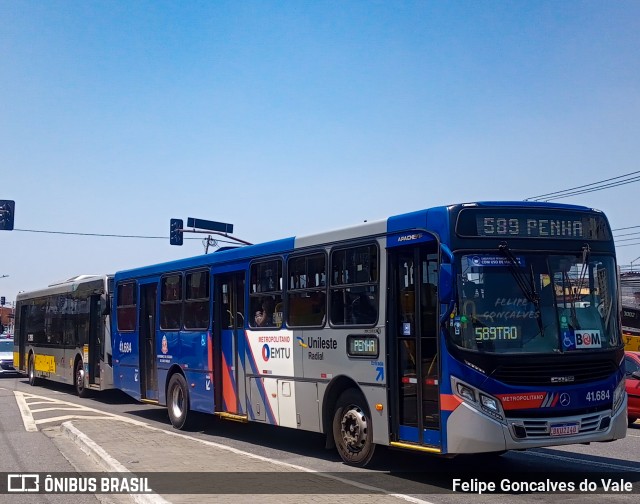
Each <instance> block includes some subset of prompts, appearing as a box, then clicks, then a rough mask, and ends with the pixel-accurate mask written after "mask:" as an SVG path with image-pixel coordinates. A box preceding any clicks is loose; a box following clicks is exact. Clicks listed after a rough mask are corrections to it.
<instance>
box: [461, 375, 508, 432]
mask: <svg viewBox="0 0 640 504" xmlns="http://www.w3.org/2000/svg"><path fill="white" fill-rule="evenodd" d="M451 388H452V389H453V391H454V392H455V394H456V395H457V396H458V397H460V398H461V399H462V400H463V401H464V402H466V403H467V404H469V405H470V406H472V407H473V408H475V409H477V410H479V411H482V412H483V413H484V414H485V415H487V416H489V417H491V418H493V419H494V420H498V421H499V422H503V423H504V412H503V411H502V405H501V404H500V401H498V399H496V398H495V397H493V396H492V395H489V394H486V393H484V392H481V391H480V390H478V389H477V388H475V387H472V386H471V385H469V384H467V383H464V382H462V381H460V380H458V379H457V378H455V377H453V376H452V377H451Z"/></svg>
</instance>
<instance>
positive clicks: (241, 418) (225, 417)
mask: <svg viewBox="0 0 640 504" xmlns="http://www.w3.org/2000/svg"><path fill="white" fill-rule="evenodd" d="M215 414H216V415H218V416H219V417H220V418H222V419H223V420H231V421H232V422H241V423H247V422H248V421H249V418H248V417H247V415H237V414H235V413H226V412H224V411H217V412H216V413H215Z"/></svg>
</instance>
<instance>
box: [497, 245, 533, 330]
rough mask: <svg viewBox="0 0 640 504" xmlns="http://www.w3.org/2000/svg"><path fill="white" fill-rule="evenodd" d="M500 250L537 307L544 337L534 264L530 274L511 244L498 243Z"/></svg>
mask: <svg viewBox="0 0 640 504" xmlns="http://www.w3.org/2000/svg"><path fill="white" fill-rule="evenodd" d="M498 250H499V251H500V252H502V253H503V254H504V255H505V257H506V258H507V259H508V260H509V273H511V276H512V277H513V278H514V280H515V281H516V284H517V285H518V287H520V290H521V291H522V293H523V294H524V297H525V298H526V299H527V301H529V302H530V303H533V306H534V308H535V316H536V321H537V322H538V328H539V329H540V334H541V335H542V336H543V337H544V325H543V324H542V315H541V313H540V295H539V294H538V290H537V289H536V282H535V280H534V273H533V264H532V265H531V267H530V271H529V274H528V275H527V274H526V273H525V269H524V267H523V266H522V265H521V264H520V262H519V261H518V258H517V257H516V256H514V255H513V252H511V249H509V245H508V244H507V242H502V243H501V244H500V245H498Z"/></svg>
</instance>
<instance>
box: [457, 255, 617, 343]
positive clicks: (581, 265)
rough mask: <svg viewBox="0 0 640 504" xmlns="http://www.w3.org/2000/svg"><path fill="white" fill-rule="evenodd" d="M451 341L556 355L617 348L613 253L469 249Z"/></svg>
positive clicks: (463, 263)
mask: <svg viewBox="0 0 640 504" xmlns="http://www.w3.org/2000/svg"><path fill="white" fill-rule="evenodd" d="M459 268H460V270H459V271H460V274H459V275H458V278H457V283H458V299H457V308H456V310H455V312H454V314H453V316H452V317H453V318H452V321H451V322H452V323H451V325H450V338H451V341H452V342H453V343H454V344H456V345H458V346H459V347H462V348H465V349H469V350H474V351H478V352H485V353H558V352H576V351H591V350H600V349H607V348H615V347H618V346H619V345H620V344H621V341H620V337H619V328H618V316H617V313H618V306H617V304H618V302H617V298H616V296H615V292H616V288H615V287H616V285H615V282H616V269H615V263H614V260H613V258H612V257H608V256H599V255H593V254H591V253H590V252H589V249H588V247H585V250H583V251H582V253H579V254H575V255H570V254H562V255H540V254H533V253H519V252H516V253H511V252H510V251H509V250H503V249H502V248H501V249H500V250H499V251H497V253H495V254H468V255H463V256H462V257H461V258H460V263H459Z"/></svg>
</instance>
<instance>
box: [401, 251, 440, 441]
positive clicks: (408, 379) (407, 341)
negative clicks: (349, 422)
mask: <svg viewBox="0 0 640 504" xmlns="http://www.w3.org/2000/svg"><path fill="white" fill-rule="evenodd" d="M389 255H390V264H389V288H390V292H391V296H390V300H391V301H390V305H389V335H390V336H389V345H390V348H391V349H392V350H391V356H392V358H391V360H390V363H391V365H392V368H393V372H392V375H391V377H392V381H391V384H390V387H391V402H392V407H393V409H392V411H394V412H395V414H393V415H392V416H393V419H392V429H393V430H392V432H393V437H394V438H395V440H396V441H402V442H412V443H418V444H420V445H427V446H430V447H434V448H440V447H441V438H440V414H439V405H438V399H439V386H438V380H439V371H438V369H439V368H438V327H439V323H438V301H437V290H436V286H437V285H438V281H437V280H438V254H437V243H436V242H433V243H427V244H425V243H422V244H417V245H414V246H407V247H398V248H393V249H390V250H389Z"/></svg>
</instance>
